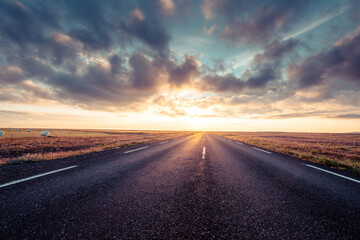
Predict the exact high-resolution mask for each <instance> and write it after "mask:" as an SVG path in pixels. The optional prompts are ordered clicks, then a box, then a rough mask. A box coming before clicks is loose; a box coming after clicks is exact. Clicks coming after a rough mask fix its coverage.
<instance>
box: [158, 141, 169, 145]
mask: <svg viewBox="0 0 360 240" xmlns="http://www.w3.org/2000/svg"><path fill="white" fill-rule="evenodd" d="M168 142H169V141H165V142H161V143H159V144H164V143H168Z"/></svg>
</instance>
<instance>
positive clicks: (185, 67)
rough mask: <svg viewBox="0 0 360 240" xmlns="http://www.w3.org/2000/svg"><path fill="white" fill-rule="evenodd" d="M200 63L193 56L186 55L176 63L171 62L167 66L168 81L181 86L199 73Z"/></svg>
mask: <svg viewBox="0 0 360 240" xmlns="http://www.w3.org/2000/svg"><path fill="white" fill-rule="evenodd" d="M200 66H201V63H200V61H199V60H197V59H196V58H195V57H193V56H186V57H185V58H184V60H183V62H182V63H181V64H179V65H177V64H176V63H174V62H171V64H170V66H169V68H170V69H169V75H170V76H169V82H170V83H171V84H174V85H176V86H182V85H184V84H187V83H190V81H191V80H192V79H193V78H195V77H196V76H198V75H199V74H200Z"/></svg>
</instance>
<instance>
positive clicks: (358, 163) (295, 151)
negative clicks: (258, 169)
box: [216, 132, 360, 174]
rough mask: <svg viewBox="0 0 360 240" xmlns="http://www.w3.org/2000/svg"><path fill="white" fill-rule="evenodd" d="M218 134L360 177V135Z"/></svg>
mask: <svg viewBox="0 0 360 240" xmlns="http://www.w3.org/2000/svg"><path fill="white" fill-rule="evenodd" d="M216 134H218V135H221V136H224V137H227V138H231V139H233V140H238V141H241V142H244V143H249V144H252V145H256V146H259V147H262V148H264V149H268V150H272V151H276V152H281V153H285V154H289V155H292V156H296V157H299V158H302V159H304V160H307V161H311V162H315V163H320V164H324V165H327V166H331V167H335V168H341V169H348V170H351V171H353V172H356V173H358V174H360V134H335V133H271V132H217V133H216Z"/></svg>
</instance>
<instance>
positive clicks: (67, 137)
mask: <svg viewBox="0 0 360 240" xmlns="http://www.w3.org/2000/svg"><path fill="white" fill-rule="evenodd" d="M3 131H4V132H5V135H4V136H2V137H0V164H17V163H24V162H35V161H42V160H49V159H58V158H64V157H68V156H74V155H82V154H87V153H91V152H99V151H104V150H109V149H116V148H121V147H125V146H129V145H136V144H141V143H151V142H155V141H164V140H169V139H173V138H176V137H181V136H185V135H189V134H192V132H180V131H120V130H76V129H74V130H71V129H66V130H61V129H46V131H48V132H50V137H41V136H40V133H41V132H42V129H31V131H30V132H28V131H27V129H22V131H19V129H10V130H8V129H5V130H3Z"/></svg>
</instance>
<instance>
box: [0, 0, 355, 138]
mask: <svg viewBox="0 0 360 240" xmlns="http://www.w3.org/2000/svg"><path fill="white" fill-rule="evenodd" d="M84 4H85V5H86V6H84ZM356 6H357V5H356V3H355V2H354V1H351V0H349V1H337V0H334V1H332V2H326V1H324V2H316V3H315V2H314V1H285V0H280V1H261V0H252V1H247V0H246V1H232V0H221V1H220V0H204V1H202V2H196V1H194V2H192V1H189V2H188V1H173V0H154V1H140V2H133V1H115V0H113V1H106V2H101V1H96V0H90V1H86V3H80V2H77V1H64V2H62V3H57V2H56V3H50V2H47V1H40V2H38V1H34V2H33V1H30V2H29V1H7V0H5V1H1V2H0V16H1V17H0V18H1V21H0V36H1V37H0V49H1V51H0V84H1V89H0V104H1V107H0V111H2V112H1V120H2V122H3V123H4V124H5V125H11V124H15V123H16V124H19V123H21V120H15V118H16V116H17V117H18V116H22V115H23V116H24V118H25V117H26V119H30V118H29V116H32V117H31V119H30V120H29V121H28V122H26V124H25V123H24V124H25V125H28V126H30V125H31V124H35V123H36V124H37V125H41V122H42V121H43V122H44V123H45V122H50V123H51V122H52V123H53V124H55V125H56V124H59V127H61V126H60V125H61V123H62V122H61V120H55V119H56V118H58V119H64V123H65V122H66V121H68V120H69V119H71V116H73V119H74V126H75V122H83V121H85V120H83V119H85V118H86V117H88V116H91V117H94V118H96V119H101V116H104V118H105V116H106V118H107V119H108V120H102V121H101V120H99V121H97V122H96V123H97V124H99V127H101V126H103V127H110V128H123V127H124V128H136V126H138V127H141V128H144V129H145V128H146V129H151V128H152V127H154V128H157V129H161V127H162V126H163V127H164V129H165V128H166V129H171V128H174V129H180V128H181V127H179V125H178V124H177V121H179V122H182V123H184V124H185V125H184V126H185V128H191V129H195V128H199V129H211V128H214V129H217V130H219V129H220V128H221V127H219V126H222V127H223V128H224V129H230V128H232V129H235V130H236V129H239V130H244V129H243V128H242V127H240V126H246V127H249V128H251V129H252V130H257V129H258V130H264V129H270V127H269V126H272V127H274V128H278V127H279V128H280V127H281V124H279V122H278V123H276V121H281V122H282V123H283V125H284V126H285V125H286V126H287V127H288V129H291V126H295V125H294V124H296V123H297V122H296V121H293V119H299V118H302V119H307V121H309V122H311V121H310V120H309V119H312V121H314V122H316V123H319V122H320V121H324V122H326V124H324V126H330V123H338V121H351V123H354V122H356V121H359V118H358V112H359V106H360V97H359V96H360V73H359V67H358V66H359V65H360V60H359V59H360V57H359V56H360V53H359V51H358V49H359V46H360V42H359V38H360V37H359V35H360V30H359V29H360V28H359V24H360V22H359V20H358V19H357V18H356V17H354V16H355V15H356V11H357V10H356V9H357V8H356ZM309 21H311V22H310V23H309ZM324 26H326V27H324ZM319 31H321V32H319ZM304 36H305V37H304ZM326 36H331V38H329V39H327V38H326ZM324 39H327V42H326V44H325V43H323V41H324ZM39 108H43V109H42V110H41V111H40V110H39ZM50 109H55V111H56V109H62V110H61V111H62V112H61V114H60V113H59V114H57V115H56V113H53V112H51V110H50ZM73 111H75V112H77V113H78V114H74V112H73ZM40 113H41V114H40ZM46 113H49V114H48V115H47V114H46ZM39 114H40V115H39ZM39 116H42V117H43V118H41V117H39ZM62 116H64V117H62ZM119 116H120V117H119ZM142 118H143V119H147V120H149V121H148V123H144V122H143V121H141V119H142ZM46 119H47V120H46ZM65 120H66V121H65ZM236 121H239V122H241V123H242V125H241V124H240V125H239V124H237V123H236ZM266 121H270V122H272V123H271V124H269V125H266V124H267V122H266ZM86 122H87V121H86ZM285 122H286V124H285ZM221 123H227V124H229V125H228V126H226V127H225V126H224V124H221ZM357 123H359V122H357ZM66 124H67V126H70V125H71V123H70V120H69V121H68V122H66ZM88 124H89V127H92V128H95V127H96V125H95V124H92V123H90V122H89V123H88ZM137 124H138V125H137ZM78 126H79V127H81V124H79V125H78ZM353 126H354V127H353V128H354V129H353V130H354V131H357V130H356V129H355V126H357V124H353ZM246 127H244V128H246ZM301 129H302V130H304V131H313V128H312V127H310V126H308V127H307V126H306V125H302V128H301ZM324 129H325V128H324ZM342 129H343V130H342V131H347V130H348V129H350V127H348V126H347V127H342ZM299 130H300V129H299ZM330 130H331V128H329V131H330ZM321 131H323V130H321ZM324 131H325V130H324ZM339 131H340V130H339Z"/></svg>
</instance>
